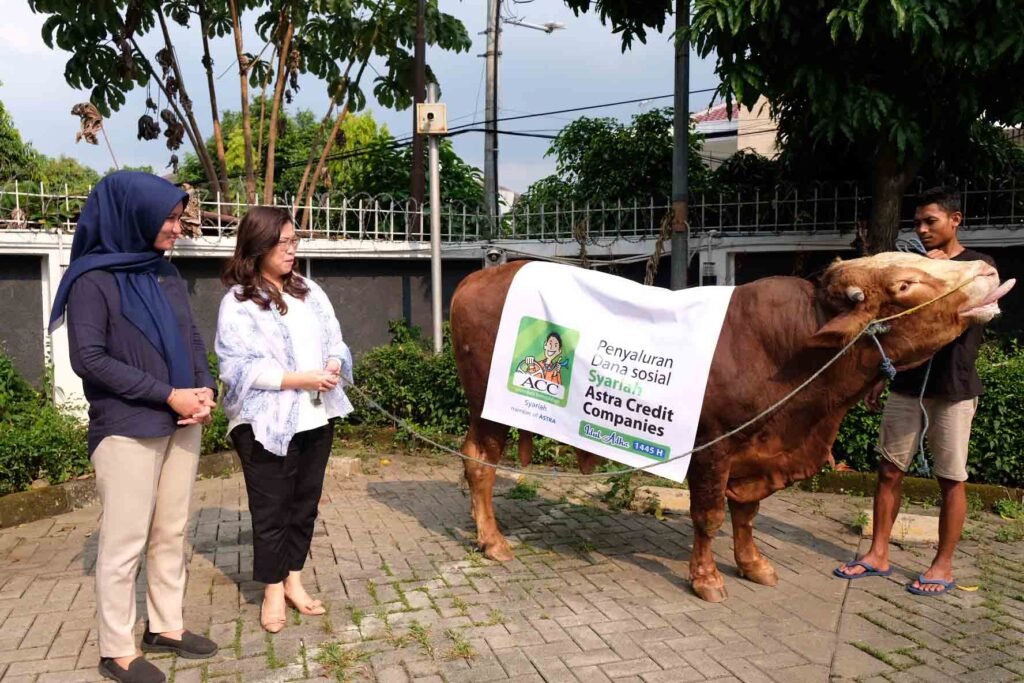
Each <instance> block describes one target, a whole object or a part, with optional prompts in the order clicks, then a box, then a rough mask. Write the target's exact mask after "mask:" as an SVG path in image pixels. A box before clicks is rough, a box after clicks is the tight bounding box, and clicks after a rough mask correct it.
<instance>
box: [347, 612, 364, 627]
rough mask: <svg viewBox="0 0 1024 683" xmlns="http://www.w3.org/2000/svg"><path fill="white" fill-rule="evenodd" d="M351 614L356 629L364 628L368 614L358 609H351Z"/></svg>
mask: <svg viewBox="0 0 1024 683" xmlns="http://www.w3.org/2000/svg"><path fill="white" fill-rule="evenodd" d="M348 609H349V612H350V613H351V614H352V623H353V624H355V627H356V628H362V626H363V619H364V618H365V617H366V612H364V611H363V610H361V609H359V608H358V607H349V608H348Z"/></svg>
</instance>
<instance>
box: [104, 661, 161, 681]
mask: <svg viewBox="0 0 1024 683" xmlns="http://www.w3.org/2000/svg"><path fill="white" fill-rule="evenodd" d="M97 670H98V671H99V672H100V675H101V676H103V677H104V678H109V679H110V680H112V681H120V682H121V683H167V676H164V672H163V671H161V670H160V669H158V668H156V667H155V666H153V665H152V664H151V663H149V662H147V661H146V658H145V657H136V658H135V659H134V660H133V661H132V663H131V664H129V665H128V668H127V669H122V668H121V667H120V666H118V664H117V662H115V661H114V660H113V659H112V658H110V657H100V665H99V667H97Z"/></svg>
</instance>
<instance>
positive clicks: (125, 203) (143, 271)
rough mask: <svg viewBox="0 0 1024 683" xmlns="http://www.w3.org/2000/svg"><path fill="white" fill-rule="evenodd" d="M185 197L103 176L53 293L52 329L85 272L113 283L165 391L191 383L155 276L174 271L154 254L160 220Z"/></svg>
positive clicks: (155, 182)
mask: <svg viewBox="0 0 1024 683" xmlns="http://www.w3.org/2000/svg"><path fill="white" fill-rule="evenodd" d="M187 198H188V195H187V194H185V192H183V191H182V190H179V189H178V188H176V187H175V186H174V185H172V184H171V183H169V182H167V181H166V180H164V179H162V178H159V177H157V176H155V175H152V174H150V173H140V172H138V171H118V172H116V173H111V174H110V175H108V176H107V177H105V178H103V180H101V181H100V182H99V183H97V184H96V187H95V188H93V191H92V192H90V193H89V198H88V199H86V201H85V207H83V209H82V215H81V216H80V217H79V219H78V226H77V227H76V228H75V238H74V241H73V242H72V243H71V264H70V266H68V269H67V271H66V272H65V273H64V277H63V278H61V281H60V286H59V287H58V288H57V296H56V299H55V300H54V303H53V313H52V314H51V316H50V331H51V332H53V331H54V330H55V329H57V328H58V327H59V326H60V325H61V323H62V322H63V321H64V309H65V307H66V306H67V303H68V296H69V295H70V293H71V287H72V285H74V284H75V281H76V280H77V279H78V278H79V277H81V276H82V275H84V274H85V273H87V272H89V271H91V270H106V271H109V272H110V273H113V275H114V277H115V278H117V286H118V288H119V289H120V291H121V315H123V316H124V317H125V318H127V319H128V320H129V321H130V322H131V323H132V324H133V325H135V326H136V327H137V328H139V331H140V332H142V334H143V335H144V336H145V337H146V339H148V340H149V341H150V343H151V344H153V346H154V347H155V348H156V350H157V351H159V352H160V354H161V355H162V356H163V358H164V360H165V361H166V363H167V368H168V371H169V374H170V380H171V381H170V383H171V386H174V387H178V388H184V387H190V386H193V385H194V384H195V370H194V369H193V367H192V363H191V358H190V356H189V353H188V347H187V346H186V345H185V340H184V339H183V338H182V335H181V330H180V328H179V327H178V321H177V318H176V317H175V315H174V310H173V309H172V308H171V305H170V303H169V302H168V301H167V297H166V296H164V292H163V289H162V288H161V287H160V284H159V282H158V281H157V275H158V274H168V273H169V272H174V269H173V268H172V267H171V266H170V264H168V263H167V261H166V260H165V259H164V258H163V251H158V250H156V249H154V248H153V243H154V242H155V241H156V238H157V235H158V234H159V232H160V230H161V228H162V227H163V224H164V221H165V220H166V219H167V216H168V215H170V213H171V211H173V210H174V207H175V206H177V205H179V204H181V203H182V202H184V201H185V200H186V199H187Z"/></svg>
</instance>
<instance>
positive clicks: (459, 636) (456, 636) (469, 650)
mask: <svg viewBox="0 0 1024 683" xmlns="http://www.w3.org/2000/svg"><path fill="white" fill-rule="evenodd" d="M444 634H445V635H446V636H448V640H450V641H451V642H452V645H451V647H450V648H448V651H447V652H445V654H444V658H445V659H449V660H450V659H465V660H466V661H469V660H470V659H473V657H475V656H476V653H475V652H474V651H473V646H472V645H470V644H469V641H468V640H466V636H465V635H464V634H463V633H462V631H458V630H456V629H454V628H450V629H448V630H447V631H445V632H444Z"/></svg>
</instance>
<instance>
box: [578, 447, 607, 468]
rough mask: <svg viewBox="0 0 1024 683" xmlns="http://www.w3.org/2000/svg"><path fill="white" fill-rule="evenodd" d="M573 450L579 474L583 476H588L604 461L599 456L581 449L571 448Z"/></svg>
mask: <svg viewBox="0 0 1024 683" xmlns="http://www.w3.org/2000/svg"><path fill="white" fill-rule="evenodd" d="M573 450H574V451H576V464H577V465H579V468H580V472H582V473H583V474H590V473H591V472H593V471H594V469H595V468H597V466H598V464H599V463H600V462H601V461H602V460H604V458H602V457H601V456H600V455H594V454H593V453H591V452H590V451H585V450H583V449H581V448H573Z"/></svg>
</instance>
